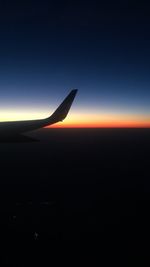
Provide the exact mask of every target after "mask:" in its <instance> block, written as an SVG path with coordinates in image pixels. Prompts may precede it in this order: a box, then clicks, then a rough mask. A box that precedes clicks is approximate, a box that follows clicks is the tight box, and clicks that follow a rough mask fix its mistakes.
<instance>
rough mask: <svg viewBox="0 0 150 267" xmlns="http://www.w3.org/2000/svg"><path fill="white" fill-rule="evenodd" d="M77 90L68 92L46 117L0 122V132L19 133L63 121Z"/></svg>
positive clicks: (7, 133) (3, 133)
mask: <svg viewBox="0 0 150 267" xmlns="http://www.w3.org/2000/svg"><path fill="white" fill-rule="evenodd" d="M77 91H78V90H77V89H73V90H72V91H71V92H70V93H69V95H68V96H67V97H66V98H65V99H64V101H63V102H62V103H61V104H60V106H59V107H58V108H57V109H56V110H55V111H54V113H53V114H52V115H51V116H50V117H48V118H46V119H40V120H28V121H10V122H0V134H2V135H5V134H6V135H12V134H21V133H24V132H29V131H33V130H36V129H39V128H42V127H45V126H48V125H52V124H54V123H57V122H59V121H63V120H64V119H65V118H66V116H67V114H68V112H69V110H70V107H71V105H72V103H73V100H74V98H75V96H76V93H77Z"/></svg>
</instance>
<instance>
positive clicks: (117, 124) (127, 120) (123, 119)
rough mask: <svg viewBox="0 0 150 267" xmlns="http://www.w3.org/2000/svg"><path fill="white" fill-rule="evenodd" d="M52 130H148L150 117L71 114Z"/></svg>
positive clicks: (139, 115) (138, 115) (53, 126)
mask: <svg viewBox="0 0 150 267" xmlns="http://www.w3.org/2000/svg"><path fill="white" fill-rule="evenodd" d="M48 127H52V128H150V115H145V114H144V115H141V114H72V115H70V116H69V115H68V117H67V118H66V119H65V120H64V121H63V122H59V123H56V124H54V125H50V126H48Z"/></svg>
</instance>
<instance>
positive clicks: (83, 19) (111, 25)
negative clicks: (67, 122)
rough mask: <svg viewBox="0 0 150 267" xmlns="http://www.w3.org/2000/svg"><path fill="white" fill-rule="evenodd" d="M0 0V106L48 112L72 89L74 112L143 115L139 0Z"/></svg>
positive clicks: (145, 28)
mask: <svg viewBox="0 0 150 267" xmlns="http://www.w3.org/2000/svg"><path fill="white" fill-rule="evenodd" d="M50 2H51V1H45V0H43V1H1V3H0V38H1V39H0V105H1V110H3V111H4V110H6V109H7V110H11V109H12V110H14V109H16V110H17V109H18V110H19V109H20V108H22V109H23V110H27V109H28V111H29V110H32V109H34V110H35V111H37V110H39V113H40V112H41V110H42V111H43V112H48V111H49V107H50V109H52V108H54V107H55V106H56V105H57V104H58V103H59V101H61V100H62V98H63V97H64V96H65V95H66V93H68V91H69V89H70V88H73V87H75V88H78V89H79V94H78V98H77V101H76V105H75V106H74V107H73V110H74V112H75V111H77V112H78V113H79V111H80V112H81V113H86V112H91V114H93V113H94V114H101V112H103V113H105V112H106V113H109V112H114V113H119V114H122V113H125V114H126V113H130V114H135V113H138V114H139V113H140V114H143V113H146V114H148V115H149V114H150V17H149V11H150V8H149V5H148V4H146V2H144V1H142V2H141V1H95V0H94V1H53V3H52V4H51V3H50Z"/></svg>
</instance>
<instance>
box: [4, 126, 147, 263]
mask: <svg viewBox="0 0 150 267" xmlns="http://www.w3.org/2000/svg"><path fill="white" fill-rule="evenodd" d="M28 136H29V135H28ZM30 136H31V137H32V138H36V139H38V140H39V141H33V142H32V140H26V139H22V140H10V141H9V142H7V141H6V140H5V141H4V140H1V142H0V243H1V245H2V248H1V262H2V263H4V264H5V265H10V266H11V265H15V266H29V265H30V264H31V265H32V266H36V264H37V263H40V265H42V266H50V264H51V263H52V260H54V261H55V262H57V260H60V261H61V262H62V263H63V261H64V260H65V261H67V260H68V259H69V256H71V260H70V266H72V262H74V261H76V260H77V261H78V263H79V257H80V256H81V260H82V261H83V262H84V263H85V261H87V262H88V261H90V260H91V261H92V265H95V264H94V260H95V261H96V260H98V261H99V264H101V263H102V259H105V264H106V263H107V260H111V262H112V264H113V263H116V261H118V260H119V256H121V261H120V266H122V263H124V262H126V263H127V265H126V266H128V265H129V264H130V263H131V265H132V266H134V265H136V264H135V263H136V262H138V263H140V265H141V266H146V265H147V260H148V258H147V255H148V254H149V243H150V129H43V130H41V131H36V132H34V133H32V134H30ZM28 141H29V142H28ZM105 264H102V265H101V266H105Z"/></svg>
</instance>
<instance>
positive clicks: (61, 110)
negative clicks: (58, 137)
mask: <svg viewBox="0 0 150 267" xmlns="http://www.w3.org/2000/svg"><path fill="white" fill-rule="evenodd" d="M77 91H78V90H77V89H73V90H72V91H71V92H70V93H69V95H68V96H67V97H66V98H65V99H64V101H63V102H62V103H61V104H60V106H59V107H58V108H57V109H56V110H55V111H54V113H53V114H52V115H51V116H50V117H49V118H48V119H47V120H49V121H53V123H56V122H58V121H63V120H64V119H65V118H66V116H67V114H68V112H69V110H70V107H71V105H72V102H73V100H74V98H75V96H76V93H77Z"/></svg>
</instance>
